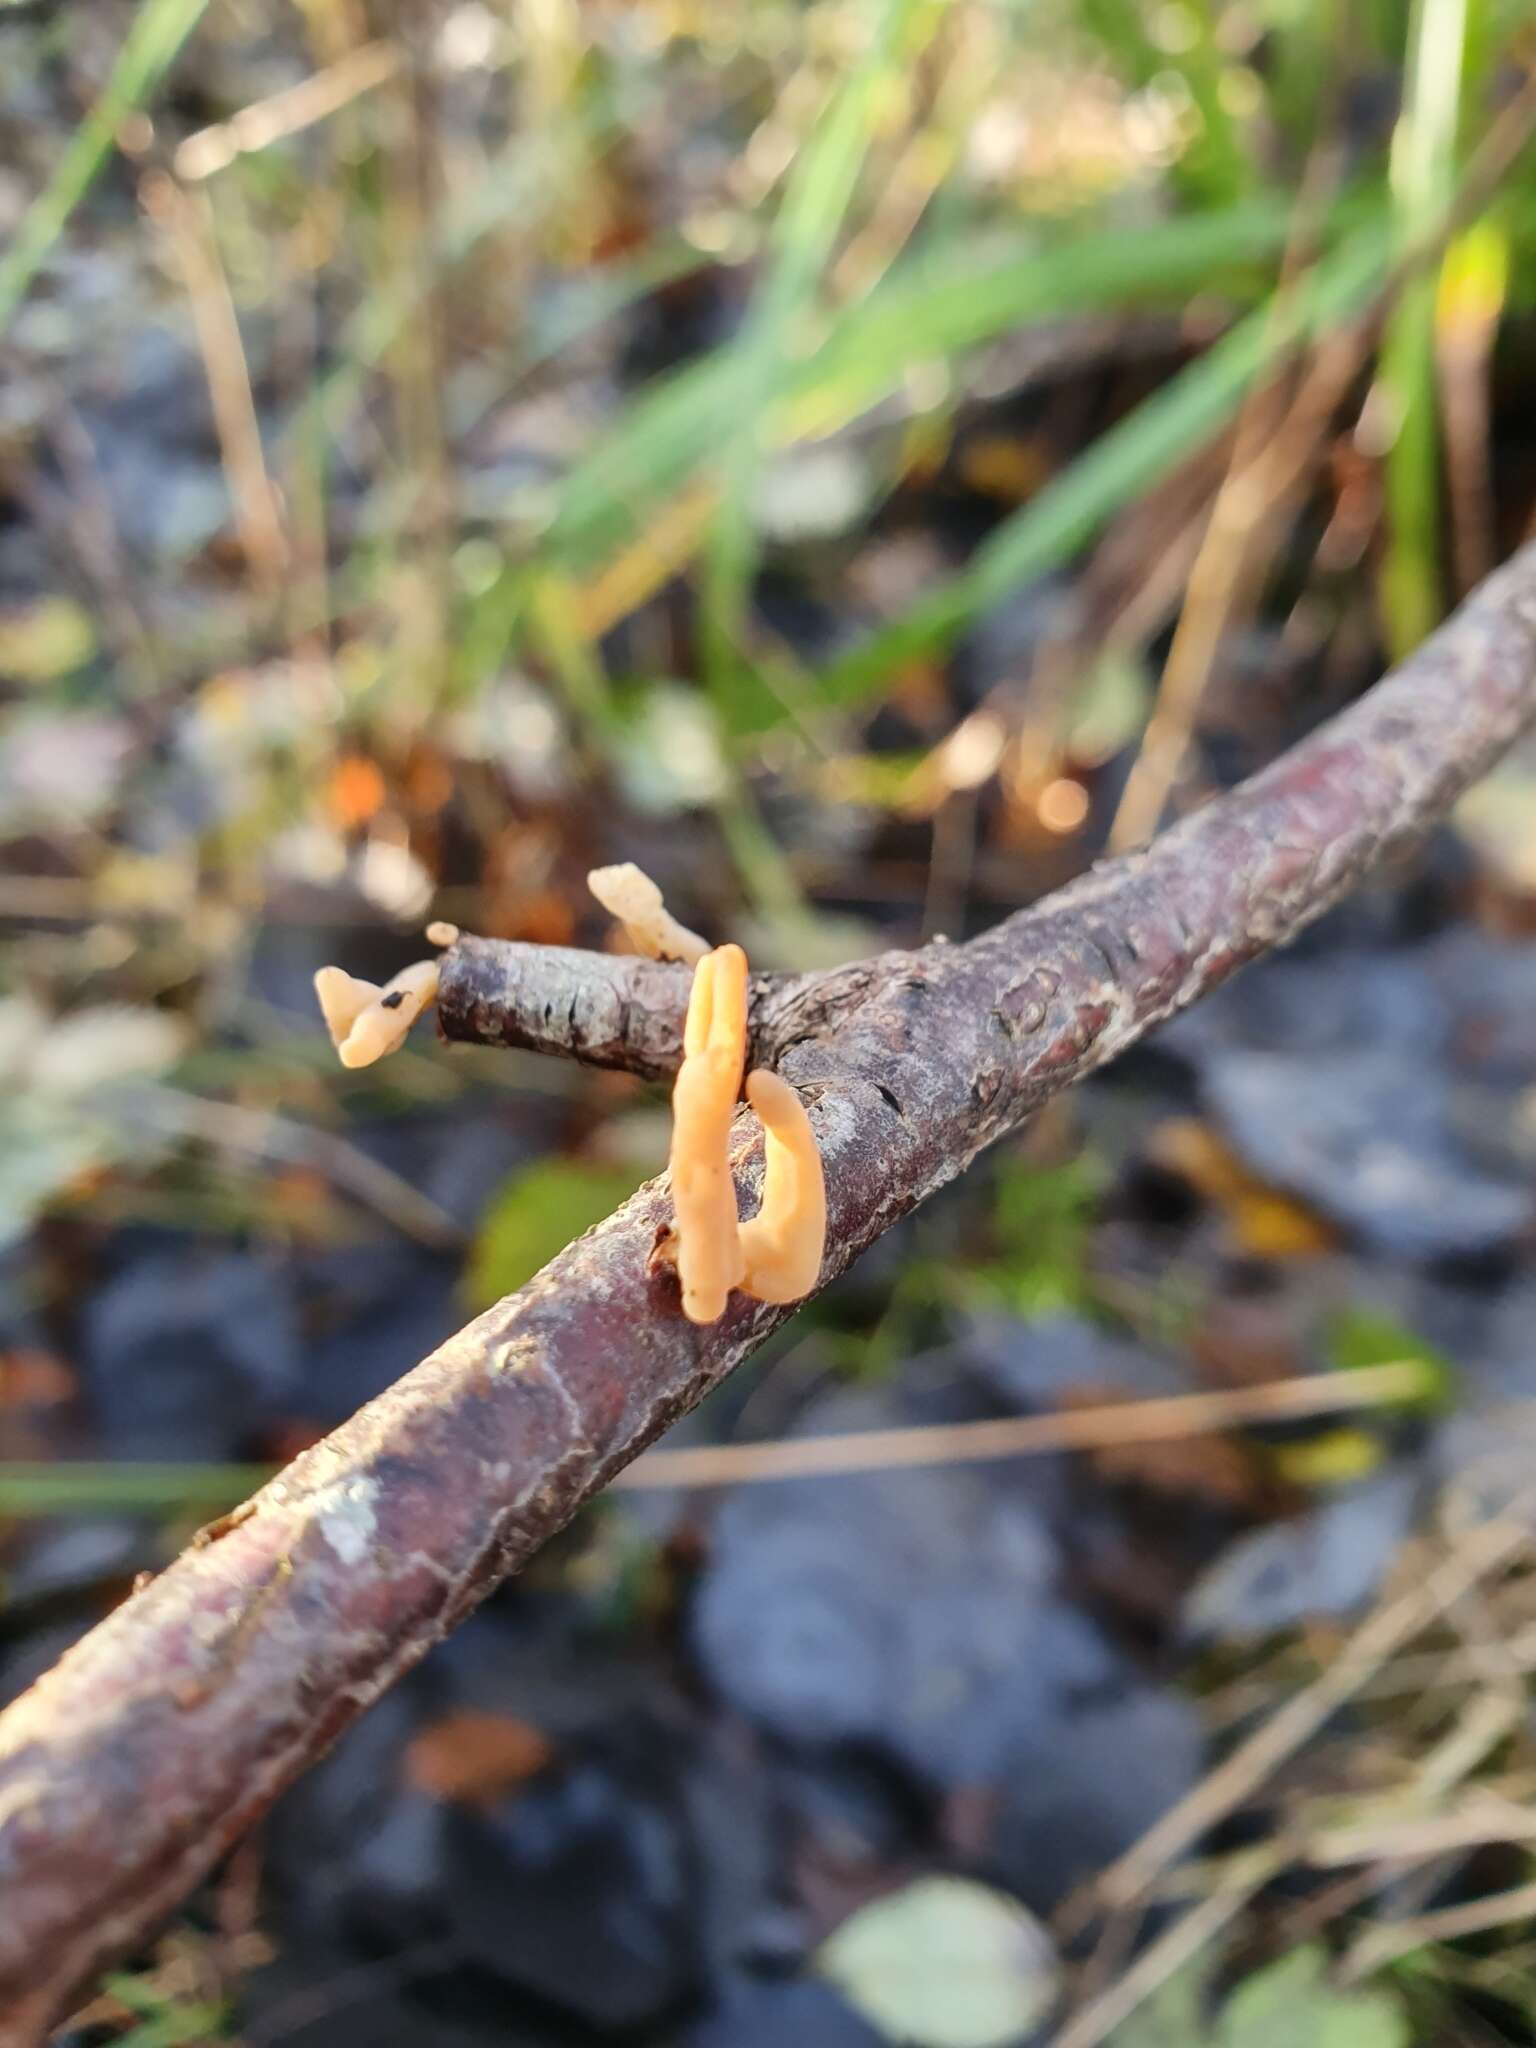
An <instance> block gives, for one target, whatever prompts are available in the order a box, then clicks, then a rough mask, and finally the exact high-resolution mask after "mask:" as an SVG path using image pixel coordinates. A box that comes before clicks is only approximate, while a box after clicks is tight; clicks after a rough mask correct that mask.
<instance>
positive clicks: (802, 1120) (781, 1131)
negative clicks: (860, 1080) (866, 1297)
mask: <svg viewBox="0 0 1536 2048" xmlns="http://www.w3.org/2000/svg"><path fill="white" fill-rule="evenodd" d="M747 1100H748V1102H749V1103H751V1105H752V1107H753V1108H754V1109H755V1110H756V1111H757V1114H758V1116H759V1117H760V1118H761V1119H762V1125H763V1148H764V1159H765V1165H764V1171H763V1199H762V1203H761V1206H760V1207H759V1209H758V1212H757V1214H756V1215H755V1216H754V1217H753V1218H752V1220H751V1221H750V1222H749V1223H743V1224H742V1226H741V1232H740V1235H741V1250H742V1257H743V1260H744V1263H745V1266H746V1272H745V1275H744V1277H743V1280H742V1286H743V1288H744V1289H745V1290H746V1292H747V1293H748V1294H750V1295H752V1296H753V1298H754V1299H755V1300H757V1301H772V1302H789V1301H799V1300H801V1299H802V1298H803V1297H804V1296H805V1295H807V1294H809V1293H810V1291H811V1289H812V1288H813V1287H814V1286H815V1285H816V1280H817V1276H818V1275H819V1274H820V1272H821V1260H822V1254H823V1253H824V1252H825V1251H826V1248H827V1185H826V1177H825V1175H824V1174H823V1173H822V1170H821V1154H820V1153H819V1152H818V1151H817V1149H816V1134H815V1132H814V1131H813V1130H812V1129H811V1120H810V1118H809V1117H808V1116H807V1115H806V1113H805V1105H804V1103H802V1102H801V1100H800V1098H799V1096H798V1095H797V1094H796V1093H795V1091H794V1089H793V1088H791V1087H790V1085H789V1083H788V1082H787V1081H784V1080H781V1079H780V1077H779V1076H778V1075H777V1074H772V1073H770V1072H769V1071H768V1069H767V1068H766V1067H758V1068H756V1069H754V1071H753V1072H752V1073H750V1074H749V1075H748V1076H747Z"/></svg>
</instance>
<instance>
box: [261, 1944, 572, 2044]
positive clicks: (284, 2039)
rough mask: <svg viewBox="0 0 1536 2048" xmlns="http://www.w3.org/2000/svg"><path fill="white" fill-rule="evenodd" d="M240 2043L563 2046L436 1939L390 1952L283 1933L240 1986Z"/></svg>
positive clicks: (403, 1946) (555, 2037) (448, 1947)
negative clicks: (477, 1981)
mask: <svg viewBox="0 0 1536 2048" xmlns="http://www.w3.org/2000/svg"><path fill="white" fill-rule="evenodd" d="M239 2038H240V2041H241V2044H242V2048H407V2044H408V2048H557V2044H558V2048H567V2044H566V2043H564V2042H560V2041H559V2037H558V2036H557V2035H556V2034H555V2033H553V2032H552V2031H550V2030H548V2029H544V2028H540V2027H539V2026H538V2025H537V2024H536V2023H535V2022H534V2021H533V2020H532V2019H531V2018H530V2017H529V2016H528V2015H527V2014H526V2013H525V2012H521V2011H517V2010H515V2008H514V2003H513V2001H511V2000H509V1999H507V1998H506V1997H505V1996H502V1997H501V1998H499V1999H498V1998H494V1997H490V1998H488V1997H486V1996H485V1995H484V1992H483V1991H482V1989H481V1987H479V1986H478V1985H472V1984H467V1983H466V1978H465V1969H464V1964H463V1962H462V1960H461V1959H460V1958H459V1957H458V1956H457V1955H456V1954H455V1953H454V1952H453V1950H452V1947H451V1945H450V1944H446V1943H444V1942H443V1941H442V1940H441V1939H440V1938H438V1937H435V1936H417V1937H414V1938H412V1939H410V1940H408V1941H406V1942H404V1943H402V1944H401V1946H400V1947H399V1948H398V1949H397V1950H396V1951H395V1952H393V1953H391V1954H388V1955H379V1954H377V1953H373V1954H363V1953H360V1952H359V1951H357V1950H355V1949H349V1948H340V1947H336V1946H333V1945H330V1944H327V1943H322V1942H319V1941H316V1940H315V1939H314V1938H313V1937H312V1936H311V1935H310V1934H309V1933H308V1932H307V1931H305V1932H285V1934H284V1937H283V1939H282V1942H281V1943H280V1945H279V1947H278V1952H277V1954H276V1955H275V1956H274V1957H273V1959H272V1961H271V1962H270V1963H269V1964H268V1965H267V1966H266V1967H264V1968H262V1969H259V1970H255V1971H253V1972H252V1973H251V1974H250V1975H249V1976H248V1977H247V1978H246V1979H245V1980H244V1982H243V1983H242V1985H241V1987H240V2026H239Z"/></svg>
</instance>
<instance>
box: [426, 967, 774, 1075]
mask: <svg viewBox="0 0 1536 2048" xmlns="http://www.w3.org/2000/svg"><path fill="white" fill-rule="evenodd" d="M692 979H693V971H692V969H691V968H688V967H681V966H676V965H673V964H671V963H668V962H663V961H659V960H637V959H635V958H634V957H633V955H630V954H623V953H582V952H578V951H577V950H576V949H575V948H574V947H570V946H528V945H523V944H521V943H519V942H518V941H516V940H513V939H460V940H459V942H458V944H457V945H455V946H454V947H452V949H451V950H450V951H449V952H447V953H445V954H444V955H443V963H442V984H441V987H440V989H439V991H438V1000H437V1016H438V1023H439V1024H440V1026H441V1027H442V1031H443V1035H444V1036H445V1037H447V1038H452V1039H458V1040H462V1041H464V1042H466V1043H468V1044H472V1045H509V1046H518V1047H521V1048H522V1049H523V1050H525V1051H528V1052H553V1053H560V1054H562V1055H563V1056H564V1057H565V1058H567V1059H574V1060H581V1061H583V1062H584V1063H585V1064H586V1065H587V1066H592V1067H623V1068H625V1069H626V1070H627V1071H628V1072H629V1073H632V1074H642V1075H644V1076H645V1078H646V1079H647V1080H651V1081H659V1080H662V1079H664V1078H665V1077H666V1076H667V1075H669V1074H673V1073H675V1072H676V1071H677V1068H678V1065H679V1064H680V1062H681V1060H682V1057H683V1012H684V1010H685V1009H686V1008H687V1007H688V988H689V984H690V982H691V981H692ZM813 980H814V977H813V976H802V977H799V978H790V977H787V976H764V975H754V976H753V979H752V992H751V999H750V1000H751V1009H750V1012H749V1018H748V1023H749V1033H750V1039H751V1043H750V1045H749V1047H748V1051H749V1055H750V1057H749V1059H748V1065H749V1066H751V1065H761V1064H762V1058H763V1055H764V1054H765V1053H766V1051H767V1047H768V1041H769V1037H770V1011H771V1010H772V1009H774V1008H776V1007H778V1006H781V1005H782V1004H783V1003H785V1002H786V1001H788V1000H789V999H790V998H791V996H792V994H793V993H794V992H795V991H796V990H798V989H801V988H803V987H805V986H807V985H808V984H809V983H810V982H812V981H813Z"/></svg>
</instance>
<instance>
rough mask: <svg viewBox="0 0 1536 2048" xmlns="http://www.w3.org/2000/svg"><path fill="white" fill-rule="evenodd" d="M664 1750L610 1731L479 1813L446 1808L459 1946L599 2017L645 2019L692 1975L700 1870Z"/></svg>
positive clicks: (502, 1974)
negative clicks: (599, 1747)
mask: <svg viewBox="0 0 1536 2048" xmlns="http://www.w3.org/2000/svg"><path fill="white" fill-rule="evenodd" d="M676 1763H677V1759H676V1758H675V1756H668V1755H667V1754H666V1753H665V1752H662V1753H660V1754H658V1753H657V1752H656V1750H655V1748H654V1745H651V1744H647V1745H639V1744H637V1745H634V1746H628V1745H625V1746H620V1745H617V1744H614V1745H610V1746H608V1747H607V1749H606V1753H602V1754H598V1753H592V1754H588V1755H585V1756H581V1757H576V1758H572V1759H571V1760H570V1761H569V1762H566V1763H563V1764H561V1765H558V1766H556V1767H554V1768H553V1769H551V1770H550V1771H548V1772H546V1773H545V1774H543V1775H542V1776H541V1777H539V1778H538V1779H536V1780H535V1781H533V1782H532V1783H530V1784H528V1785H527V1786H525V1787H524V1788H523V1789H522V1790H521V1791H520V1792H519V1793H518V1794H517V1795H516V1796H515V1797H513V1798H510V1799H507V1800H504V1801H502V1802H501V1803H500V1804H499V1805H498V1806H497V1808H496V1809H495V1810H494V1811H493V1812H490V1813H481V1812H473V1811H467V1810H461V1809H454V1810H452V1811H450V1812H449V1814H448V1817H447V1827H448V1840H449V1845H450V1851H451V1855H452V1859H453V1882H452V1886H451V1894H450V1899H449V1905H450V1910H451V1914H452V1927H453V1933H454V1935H455V1937H456V1939H457V1941H458V1944H459V1946H460V1948H461V1950H462V1952H463V1954H464V1956H465V1957H466V1959H467V1960H469V1961H471V1962H473V1963H474V1964H475V1965H477V1966H478V1967H479V1968H480V1969H482V1970H485V1971H487V1972H489V1973H491V1974H493V1975H494V1976H496V1977H498V1978H499V1979H501V1980H502V1981H504V1982H506V1983H508V1984H512V1985H516V1986H518V1987H519V1988H520V1989H522V1990H525V1991H527V1992H529V1993H531V1994H533V1995H534V1996H535V1997H537V1998H539V1999H542V2000H544V2001H545V2002H546V2003H548V2004H549V2005H551V2006H555V2007H557V2008H559V2009H560V2010H562V2011H565V2012H569V2013H571V2014H573V2015H575V2016H577V2017H579V2018H581V2019H583V2020H585V2021H586V2022H587V2023H588V2024H590V2025H593V2026H598V2027H604V2028H617V2027H636V2026H641V2025H644V2024H646V2023H647V2022H650V2021H654V2020H655V2019H657V2018H658V2017H659V2016H660V2015H661V2014H663V2013H664V2012H665V2011H667V2010H668V2009H669V2008H671V2007H672V2006H674V2005H676V2004H677V2003H678V2002H679V2001H680V2000H682V1999H683V1998H684V1997H686V1996H687V1995H688V1994H689V1993H690V1992H692V1991H693V1990H695V1989H696V1987H697V1984H698V1981H699V1977H700V1954H699V1945H698V1930H697V1903H698V1901H697V1891H698V1885H699V1881H700V1872H699V1869H698V1867H697V1862H696V1858H695V1854H694V1850H693V1845H692V1843H691V1841H690V1840H689V1837H688V1833H687V1830H686V1828H685V1826H684V1824H683V1816H682V1813H681V1810H680V1808H679V1804H678V1800H677V1787H676V1781H675V1778H676Z"/></svg>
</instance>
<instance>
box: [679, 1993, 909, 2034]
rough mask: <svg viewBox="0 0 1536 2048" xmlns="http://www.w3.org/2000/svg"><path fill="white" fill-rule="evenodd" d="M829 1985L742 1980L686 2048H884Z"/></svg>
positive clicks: (695, 2028) (701, 2023)
mask: <svg viewBox="0 0 1536 2048" xmlns="http://www.w3.org/2000/svg"><path fill="white" fill-rule="evenodd" d="M884 2040H885V2037H884V2036H883V2035H882V2034H879V2033H877V2032H876V2031H875V2029H874V2028H873V2027H872V2026H871V2025H870V2024H869V2022H868V2020H866V2019H862V2018H861V2017H860V2016H859V2014H858V2013H856V2012H855V2011H854V2010H853V2007H852V2006H851V2005H848V2004H846V2003H845V2001H844V2000H843V1999H842V1998H840V1997H839V1996H838V1994H837V1992H835V1991H834V1990H833V1989H832V1987H831V1986H830V1985H828V1984H819V1983H817V1982H816V1981H815V1980H814V1979H802V1980H793V1981H790V1982H787V1983H786V1982H783V1981H777V1980H773V1979H766V1980H764V1979H757V1978H750V1977H748V1978H740V1979H738V1980H737V1981H735V1982H734V1983H731V1984H729V1985H727V1986H726V1988H725V1990H724V1992H723V1993H722V1995H721V1998H720V2000H719V2003H718V2004H717V2005H716V2006H715V2007H714V2009H713V2010H712V2011H711V2012H709V2013H708V2014H707V2015H706V2016H705V2017H704V2018H703V2019H701V2020H700V2021H698V2022H697V2024H696V2025H694V2026H692V2027H690V2028H689V2029H688V2031H687V2032H686V2033H685V2034H684V2035H683V2037H682V2048H884Z"/></svg>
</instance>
